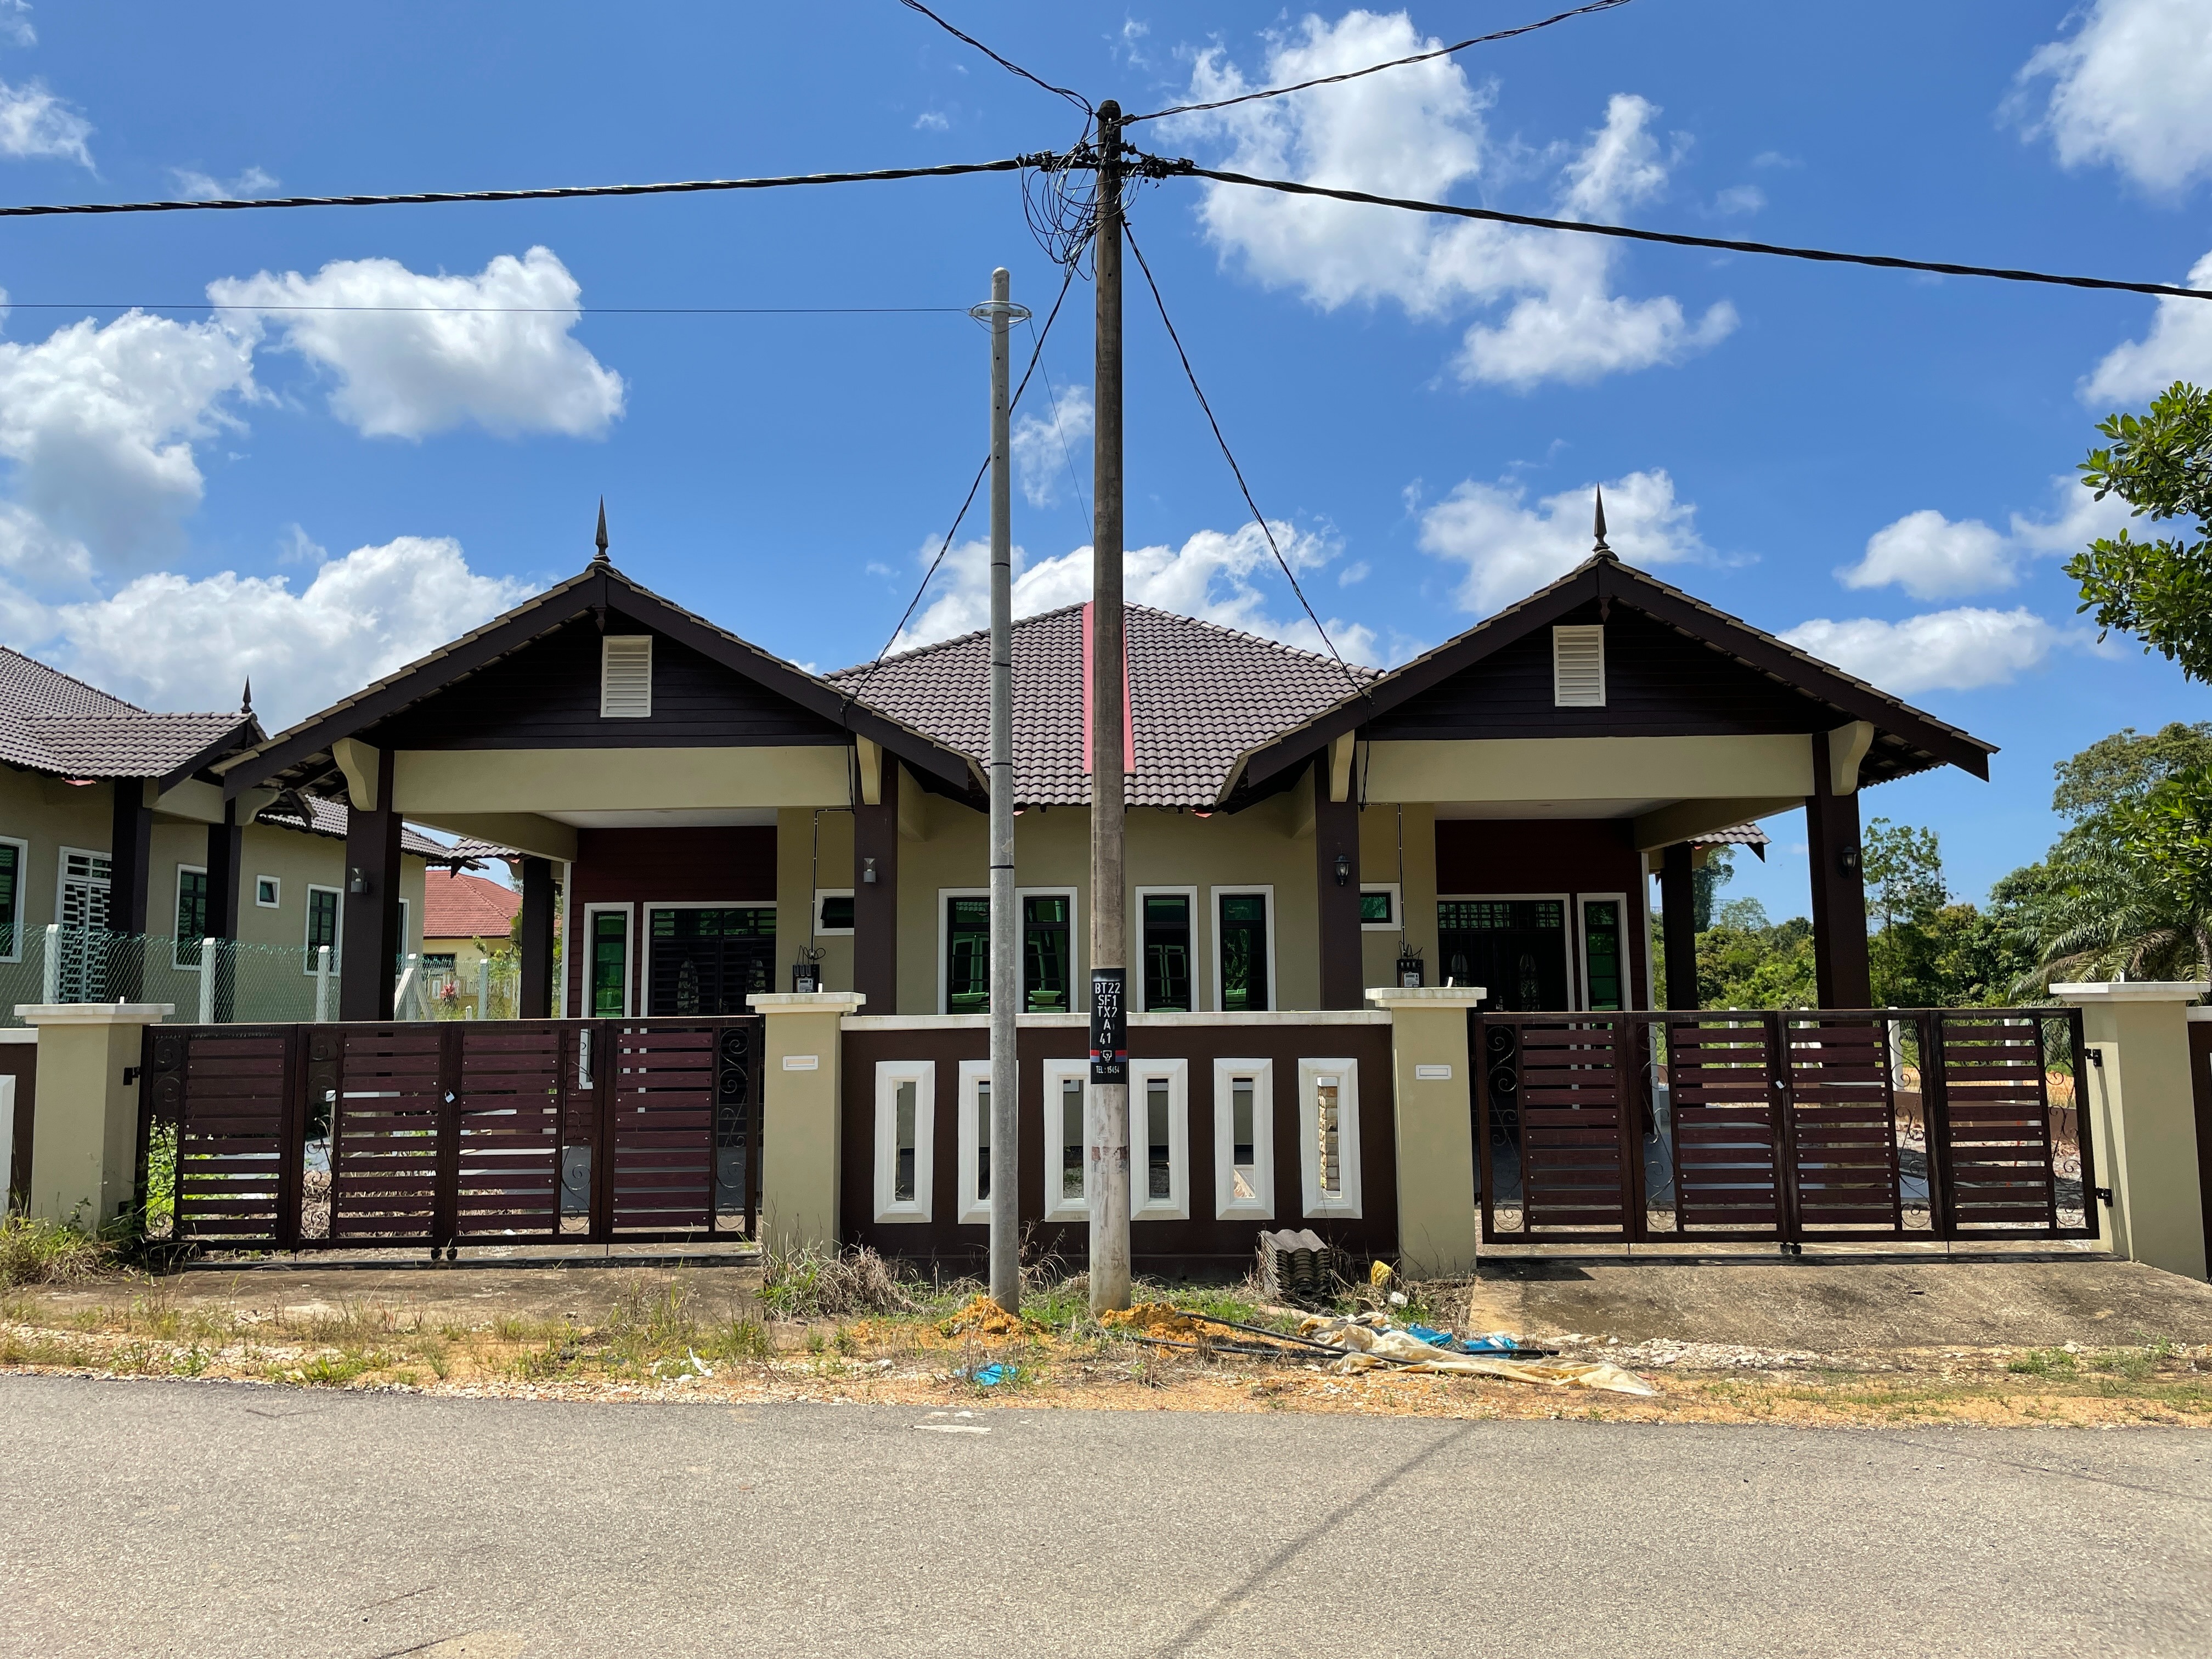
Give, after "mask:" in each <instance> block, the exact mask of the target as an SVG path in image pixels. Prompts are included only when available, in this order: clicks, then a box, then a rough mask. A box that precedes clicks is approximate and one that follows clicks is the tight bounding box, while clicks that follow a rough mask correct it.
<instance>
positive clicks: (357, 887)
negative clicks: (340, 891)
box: [346, 864, 368, 896]
mask: <svg viewBox="0 0 2212 1659" xmlns="http://www.w3.org/2000/svg"><path fill="white" fill-rule="evenodd" d="M346 891H347V892H349V893H352V894H355V895H356V896H358V895H360V894H362V893H366V892H367V891H368V877H367V876H364V875H363V874H362V872H361V866H359V865H357V864H356V865H355V866H353V868H351V869H350V870H349V871H347V872H346Z"/></svg>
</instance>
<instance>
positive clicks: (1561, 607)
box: [1222, 567, 1601, 799]
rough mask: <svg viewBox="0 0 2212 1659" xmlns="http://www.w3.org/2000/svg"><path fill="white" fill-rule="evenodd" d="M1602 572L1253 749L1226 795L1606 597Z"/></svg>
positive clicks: (1539, 598)
mask: <svg viewBox="0 0 2212 1659" xmlns="http://www.w3.org/2000/svg"><path fill="white" fill-rule="evenodd" d="M1597 576H1598V572H1597V571H1595V569H1592V568H1588V567H1585V568H1583V569H1581V570H1579V571H1576V572H1574V573H1572V574H1569V575H1567V576H1565V577H1562V578H1561V579H1560V580H1558V581H1556V582H1554V583H1553V585H1552V586H1549V587H1547V588H1542V589H1540V590H1539V591H1537V592H1534V593H1532V594H1530V595H1529V596H1528V598H1527V599H1523V600H1522V601H1521V603H1520V604H1518V605H1514V606H1512V607H1510V609H1508V610H1504V611H1499V612H1498V614H1497V615H1496V616H1494V617H1487V618H1486V619H1485V620H1483V621H1481V622H1479V623H1476V624H1475V625H1474V627H1472V628H1470V629H1468V630H1467V632H1465V633H1464V634H1462V635H1459V636H1458V637H1457V638H1455V639H1450V640H1447V641H1444V642H1443V644H1442V645H1440V646H1438V647H1437V648H1436V649H1435V650H1433V651H1431V652H1429V653H1427V654H1426V655H1425V656H1419V657H1416V658H1414V659H1413V661H1411V662H1409V663H1407V664H1406V665H1404V666H1403V667H1401V668H1399V669H1396V670H1394V671H1392V672H1390V673H1388V674H1385V675H1383V677H1382V678H1380V679H1377V680H1373V681H1370V683H1369V684H1368V686H1367V688H1366V690H1365V692H1364V694H1361V693H1354V694H1353V695H1352V696H1348V697H1346V698H1345V699H1344V700H1343V701H1342V702H1339V703H1337V704H1336V705H1335V706H1334V707H1333V708H1328V709H1326V710H1324V711H1323V712H1322V713H1321V714H1316V716H1315V717H1314V718H1313V719H1312V720H1308V721H1307V722H1306V723H1305V724H1304V726H1293V727H1292V728H1291V730H1290V731H1288V732H1284V733H1283V735H1282V736H1280V737H1279V738H1273V739H1271V740H1270V741H1268V742H1267V743H1264V744H1261V745H1260V746H1258V747H1257V748H1255V749H1250V750H1246V751H1245V752H1244V753H1243V754H1242V755H1240V756H1238V757H1237V762H1236V763H1235V764H1234V765H1232V766H1231V768H1230V769H1229V776H1228V778H1227V780H1226V781H1225V782H1224V784H1223V785H1222V797H1223V799H1227V797H1228V792H1229V791H1230V790H1231V788H1233V787H1235V785H1236V783H1237V779H1238V777H1239V775H1243V776H1246V777H1249V779H1251V781H1253V782H1255V783H1261V782H1264V781H1267V779H1268V778H1271V777H1273V775H1275V774H1276V773H1278V772H1280V771H1282V770H1284V769H1285V768H1287V767H1291V766H1296V765H1297V764H1298V763H1300V762H1302V761H1305V760H1309V759H1310V758H1311V757H1313V755H1314V752H1315V751H1316V750H1320V749H1323V748H1326V747H1327V746H1328V744H1330V743H1331V742H1332V741H1333V740H1334V739H1335V738H1340V737H1342V736H1343V735H1344V734H1345V733H1346V732H1350V731H1352V730H1354V729H1356V728H1357V727H1358V726H1364V725H1365V724H1366V723H1367V722H1368V721H1369V720H1372V719H1373V718H1374V717H1375V716H1376V715H1377V714H1384V713H1387V712H1388V711H1389V710H1390V709H1393V708H1396V707H1397V706H1398V705H1399V704H1401V703H1402V702H1407V700H1408V699H1410V698H1413V697H1415V696H1419V694H1420V693H1422V692H1424V691H1425V690H1428V689H1429V688H1430V687H1431V686H1433V685H1436V684H1438V683H1439V682H1441V681H1443V680H1446V679H1449V678H1451V677H1452V676H1453V675H1454V674H1456V673H1458V672H1459V671H1460V670H1462V668H1468V667H1472V666H1473V665H1474V664H1476V663H1479V662H1480V661H1481V660H1482V659H1484V658H1485V657H1487V656H1489V655H1490V654H1491V653H1493V652H1495V651H1498V650H1501V649H1503V648H1504V647H1506V646H1509V645H1510V644H1512V643H1513V642H1514V641H1516V640H1519V639H1522V638H1523V637H1525V636H1526V635H1529V634H1532V633H1534V631H1535V630H1536V629H1539V628H1541V627H1544V626H1545V625H1546V624H1547V623H1550V622H1552V621H1553V620H1554V619H1555V618H1557V617H1563V616H1565V615H1566V614H1567V613H1568V612H1569V611H1575V610H1577V609H1579V608H1580V607H1582V606H1583V605H1588V604H1589V603H1591V602H1592V601H1593V600H1595V599H1598V598H1599V597H1601V596H1600V592H1599V589H1598V585H1597Z"/></svg>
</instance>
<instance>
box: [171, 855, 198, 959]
mask: <svg viewBox="0 0 2212 1659" xmlns="http://www.w3.org/2000/svg"><path fill="white" fill-rule="evenodd" d="M207 930H208V874H207V871H206V869H205V868H204V866H200V865H197V864H180V865H179V866H177V931H176V933H175V934H174V935H173V937H172V938H171V939H170V941H169V965H170V966H171V967H173V968H181V969H191V971H193V972H197V971H198V969H199V965H200V943H201V941H202V940H203V939H206V938H207Z"/></svg>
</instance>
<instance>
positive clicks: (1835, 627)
mask: <svg viewBox="0 0 2212 1659" xmlns="http://www.w3.org/2000/svg"><path fill="white" fill-rule="evenodd" d="M1782 637H1783V638H1784V639H1785V640H1787V641H1790V644H1792V645H1794V646H1796V647H1797V648H1798V649H1799V650H1801V651H1808V652H1810V653H1812V654H1813V655H1814V656H1816V657H1818V658H1820V659H1821V660H1823V661H1824V662H1831V663H1833V664H1834V665H1836V666H1837V667H1838V668H1841V669H1842V670H1844V671H1845V672H1846V673H1850V674H1855V675H1857V677H1858V678H1861V679H1863V680H1865V681H1868V682H1869V683H1870V684H1874V685H1878V686H1880V687H1881V689H1882V690H1885V691H1891V692H1895V693H1897V694H1898V695H1899V696H1909V695H1911V693H1914V692H1917V691H1972V690H1976V689H1977V688H1978V687H1981V686H1985V685H2003V684H2008V682H2010V681H2011V680H2013V679H2015V678H2018V677H2019V676H2020V675H2021V674H2023V673H2026V672H2027V671H2028V670H2029V669H2032V668H2035V667H2037V666H2039V665H2041V664H2042V662H2043V661H2044V660H2045V659H2046V658H2048V657H2049V656H2050V654H2051V650H2052V649H2053V647H2056V646H2057V645H2058V644H2059V643H2061V635H2060V634H2059V632H2058V630H2057V629H2056V628H2053V627H2052V626H2051V624H2050V623H2047V622H2045V620H2044V619H2043V618H2042V617H2039V616H2037V615H2036V614H2035V613H2034V612H2033V611H2030V610H2028V609H2027V607H2026V606H2025V605H2023V606H2021V607H2020V608H2018V609H2016V610H2012V611H1987V610H1982V609H1979V608H1977V607H1975V606H1971V605H1966V606H1961V607H1960V608H1959V609H1957V610H1955V611H1930V612H1929V613H1927V614H1926V615H1924V616H1918V617H1905V619H1904V620H1903V621H1902V622H1884V621H1882V620H1881V619H1879V618H1877V617H1853V618H1851V619H1850V620H1847V621H1842V622H1836V621H1832V620H1830V619H1829V618H1827V617H1814V619H1813V620H1812V621H1810V622H1807V623H1800V624H1798V626H1796V628H1793V629H1789V630H1788V631H1787V632H1786V633H1784V635H1782Z"/></svg>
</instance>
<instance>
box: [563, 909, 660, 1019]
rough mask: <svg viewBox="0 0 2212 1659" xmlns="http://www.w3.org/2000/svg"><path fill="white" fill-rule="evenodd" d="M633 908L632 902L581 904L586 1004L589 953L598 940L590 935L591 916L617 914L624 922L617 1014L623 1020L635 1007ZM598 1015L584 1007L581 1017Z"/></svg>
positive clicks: (587, 997) (589, 991) (587, 998)
mask: <svg viewBox="0 0 2212 1659" xmlns="http://www.w3.org/2000/svg"><path fill="white" fill-rule="evenodd" d="M661 908H663V909H665V908H668V907H667V906H665V905H664V906H662V907H661ZM636 909H637V907H636V906H635V905H634V904H587V905H586V906H585V907H584V937H583V941H582V943H583V947H584V948H583V951H582V956H583V960H584V1000H585V1001H586V1003H589V1001H590V1000H591V995H592V953H593V952H594V951H596V950H597V949H598V948H599V947H598V941H596V940H595V939H593V938H592V921H593V919H594V918H595V917H597V916H599V915H602V914H605V915H619V916H621V917H622V918H623V922H624V924H625V925H624V927H623V1006H622V1016H621V1017H622V1018H624V1019H629V1018H632V1017H633V1016H632V1015H631V1013H630V1010H631V1009H633V1008H635V1007H636V1006H637V916H636V914H635V912H636ZM584 1018H586V1019H596V1018H599V1015H597V1014H596V1013H594V1012H592V1010H591V1009H590V1008H589V1007H588V1006H587V1007H586V1008H585V1010H584Z"/></svg>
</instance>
